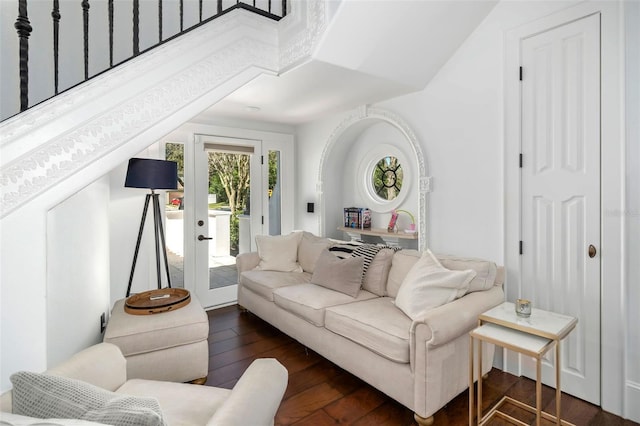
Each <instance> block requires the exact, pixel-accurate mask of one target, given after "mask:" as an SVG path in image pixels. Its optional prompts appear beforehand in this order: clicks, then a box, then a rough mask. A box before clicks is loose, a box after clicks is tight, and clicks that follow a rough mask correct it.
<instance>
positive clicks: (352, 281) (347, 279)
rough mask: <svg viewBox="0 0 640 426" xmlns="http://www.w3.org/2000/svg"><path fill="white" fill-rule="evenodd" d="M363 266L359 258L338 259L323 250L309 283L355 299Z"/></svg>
mask: <svg viewBox="0 0 640 426" xmlns="http://www.w3.org/2000/svg"><path fill="white" fill-rule="evenodd" d="M363 265H364V259H363V258H361V257H347V258H344V259H340V258H339V257H336V256H334V255H333V254H331V253H330V252H329V250H324V251H323V252H322V253H320V257H319V258H318V262H317V263H316V268H315V270H314V271H313V275H312V276H311V283H312V284H316V285H320V286H322V287H326V288H329V289H331V290H335V291H339V292H341V293H344V294H347V295H349V296H351V297H357V296H358V293H359V292H360V286H361V284H362V268H363Z"/></svg>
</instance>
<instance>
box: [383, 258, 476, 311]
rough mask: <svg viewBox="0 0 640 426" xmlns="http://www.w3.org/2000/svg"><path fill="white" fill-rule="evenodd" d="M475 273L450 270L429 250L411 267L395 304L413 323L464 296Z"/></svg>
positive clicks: (469, 270) (472, 271)
mask: <svg viewBox="0 0 640 426" xmlns="http://www.w3.org/2000/svg"><path fill="white" fill-rule="evenodd" d="M475 276H476V271H474V270H471V269H468V270H465V271H450V270H449V269H446V268H445V267H444V266H442V265H441V264H440V262H439V261H438V259H436V257H435V256H434V255H433V253H431V251H430V250H427V251H425V252H424V253H423V255H422V257H421V258H420V259H419V260H418V261H417V262H416V264H415V265H413V267H412V268H411V270H410V271H409V273H408V274H407V276H406V277H405V279H404V281H403V282H402V284H401V285H400V289H399V290H398V296H397V297H396V300H395V304H396V306H397V307H398V308H400V309H401V310H402V311H403V312H404V313H405V314H407V316H408V317H409V318H411V319H413V320H415V319H417V318H418V317H420V316H422V315H423V314H424V313H426V312H427V311H429V310H430V309H433V308H436V307H438V306H441V305H444V304H446V303H449V302H451V301H453V300H455V299H457V298H458V297H461V296H463V295H464V294H465V293H466V291H467V289H468V288H469V282H470V281H471V280H472V279H473V277H475Z"/></svg>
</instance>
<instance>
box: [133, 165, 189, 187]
mask: <svg viewBox="0 0 640 426" xmlns="http://www.w3.org/2000/svg"><path fill="white" fill-rule="evenodd" d="M124 186H125V187H127V188H148V189H177V188H178V163H176V162H175V161H166V160H153V159H149V158H132V159H130V160H129V167H128V168H127V177H126V179H125V181H124Z"/></svg>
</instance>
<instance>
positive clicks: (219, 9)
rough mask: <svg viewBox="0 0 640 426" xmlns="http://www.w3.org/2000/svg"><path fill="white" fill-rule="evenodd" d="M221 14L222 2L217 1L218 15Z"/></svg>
mask: <svg viewBox="0 0 640 426" xmlns="http://www.w3.org/2000/svg"><path fill="white" fill-rule="evenodd" d="M220 13H222V0H218V14H220Z"/></svg>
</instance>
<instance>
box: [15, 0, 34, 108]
mask: <svg viewBox="0 0 640 426" xmlns="http://www.w3.org/2000/svg"><path fill="white" fill-rule="evenodd" d="M14 27H15V29H16V30H17V31H18V38H19V39H20V40H19V43H20V62H19V69H20V111H24V110H26V109H27V108H29V35H30V34H31V31H32V30H33V28H31V25H30V23H29V18H28V16H27V0H18V19H16V23H15V24H14Z"/></svg>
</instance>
